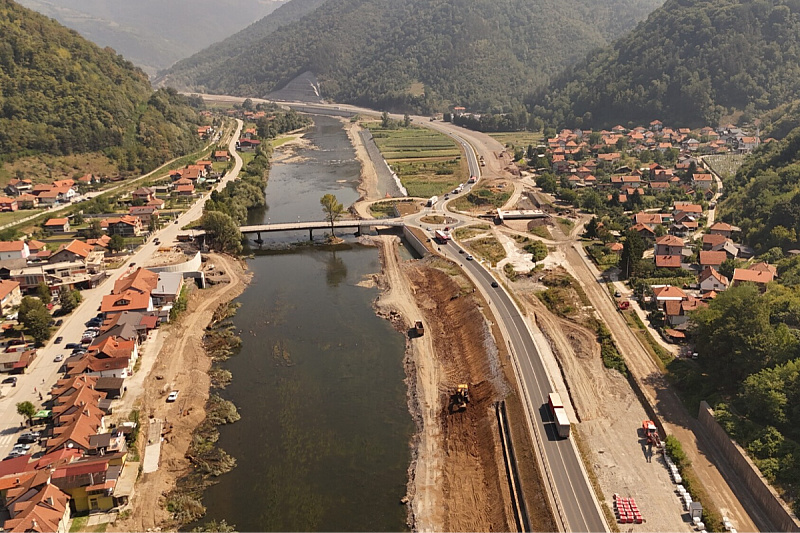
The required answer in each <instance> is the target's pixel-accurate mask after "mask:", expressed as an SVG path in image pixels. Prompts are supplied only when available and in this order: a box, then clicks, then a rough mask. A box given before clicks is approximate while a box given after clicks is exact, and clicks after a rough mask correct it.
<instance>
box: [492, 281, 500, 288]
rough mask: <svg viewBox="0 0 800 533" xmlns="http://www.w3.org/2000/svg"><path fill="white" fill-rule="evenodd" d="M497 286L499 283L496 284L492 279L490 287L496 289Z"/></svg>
mask: <svg viewBox="0 0 800 533" xmlns="http://www.w3.org/2000/svg"><path fill="white" fill-rule="evenodd" d="M499 286H500V285H499V284H498V283H497V282H496V281H493V282H492V287H494V288H495V289H496V288H497V287H499Z"/></svg>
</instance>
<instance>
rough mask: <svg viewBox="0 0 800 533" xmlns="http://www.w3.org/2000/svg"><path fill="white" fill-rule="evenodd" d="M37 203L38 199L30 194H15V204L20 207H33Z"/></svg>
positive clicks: (36, 205)
mask: <svg viewBox="0 0 800 533" xmlns="http://www.w3.org/2000/svg"><path fill="white" fill-rule="evenodd" d="M38 205H39V199H38V198H37V197H36V196H34V195H32V194H28V193H25V194H20V195H19V196H17V206H18V207H19V208H20V209H35V208H36V207H38Z"/></svg>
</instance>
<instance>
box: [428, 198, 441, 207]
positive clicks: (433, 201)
mask: <svg viewBox="0 0 800 533" xmlns="http://www.w3.org/2000/svg"><path fill="white" fill-rule="evenodd" d="M438 201H439V197H438V196H431V197H430V198H428V203H427V206H428V207H433V206H435V205H436V202H438Z"/></svg>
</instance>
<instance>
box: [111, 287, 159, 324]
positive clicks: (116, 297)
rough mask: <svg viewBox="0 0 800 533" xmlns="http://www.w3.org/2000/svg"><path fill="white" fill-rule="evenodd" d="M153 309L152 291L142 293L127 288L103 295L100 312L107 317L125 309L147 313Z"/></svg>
mask: <svg viewBox="0 0 800 533" xmlns="http://www.w3.org/2000/svg"><path fill="white" fill-rule="evenodd" d="M153 309H154V307H153V299H152V298H151V297H150V293H149V292H148V293H141V292H139V291H136V290H126V291H125V292H123V293H121V294H107V295H106V296H103V303H102V304H101V306H100V312H102V313H103V315H104V316H106V317H108V316H110V315H112V314H114V313H121V312H123V311H138V312H141V313H146V312H148V311H152V310H153Z"/></svg>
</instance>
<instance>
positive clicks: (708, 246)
mask: <svg viewBox="0 0 800 533" xmlns="http://www.w3.org/2000/svg"><path fill="white" fill-rule="evenodd" d="M715 225H716V224H715ZM727 240H728V238H727V237H725V236H724V235H718V234H714V233H706V234H705V235H703V250H714V249H715V248H716V249H719V248H717V247H718V246H722V245H723V244H725V242H726V241H727Z"/></svg>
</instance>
